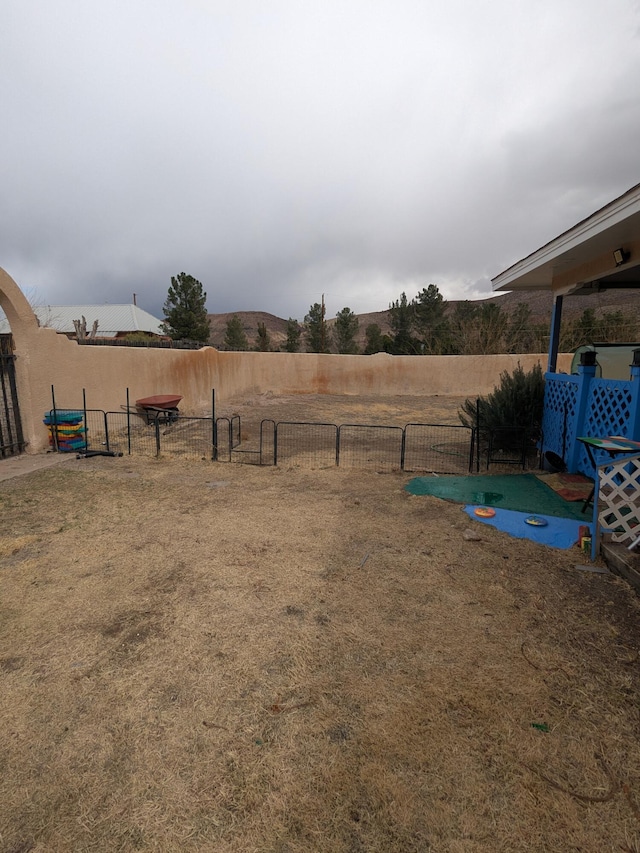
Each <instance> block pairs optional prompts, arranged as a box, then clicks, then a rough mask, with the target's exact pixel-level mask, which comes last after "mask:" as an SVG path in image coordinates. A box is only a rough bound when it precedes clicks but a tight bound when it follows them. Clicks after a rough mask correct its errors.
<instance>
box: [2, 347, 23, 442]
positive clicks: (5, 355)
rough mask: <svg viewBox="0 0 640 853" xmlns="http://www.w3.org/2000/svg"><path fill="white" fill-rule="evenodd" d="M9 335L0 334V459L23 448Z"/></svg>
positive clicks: (13, 361)
mask: <svg viewBox="0 0 640 853" xmlns="http://www.w3.org/2000/svg"><path fill="white" fill-rule="evenodd" d="M15 360H16V357H15V355H14V354H13V338H12V336H11V335H0V459H4V458H5V457H6V456H15V455H16V454H18V453H22V451H23V450H24V437H23V435H22V423H21V421H20V409H19V408H18V389H17V387H16V369H15V367H16V366H15Z"/></svg>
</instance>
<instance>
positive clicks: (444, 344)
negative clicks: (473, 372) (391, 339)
mask: <svg viewBox="0 0 640 853" xmlns="http://www.w3.org/2000/svg"><path fill="white" fill-rule="evenodd" d="M413 304H414V309H413V310H414V325H415V329H416V332H417V334H418V336H419V337H420V339H421V340H422V343H423V352H427V353H430V354H431V355H443V354H445V353H447V352H449V351H450V340H449V338H450V334H449V323H448V321H447V318H446V316H445V313H446V310H447V303H446V301H445V299H444V297H443V296H442V294H441V293H440V291H439V289H438V287H437V285H435V284H430V285H429V287H427V288H424V287H423V288H422V290H421V291H420V293H419V294H418V296H417V298H416V299H415V301H414V303H413Z"/></svg>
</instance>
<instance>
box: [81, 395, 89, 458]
mask: <svg viewBox="0 0 640 853" xmlns="http://www.w3.org/2000/svg"><path fill="white" fill-rule="evenodd" d="M82 423H83V425H84V449H85V450H88V449H89V425H88V424H87V390H86V388H83V389H82Z"/></svg>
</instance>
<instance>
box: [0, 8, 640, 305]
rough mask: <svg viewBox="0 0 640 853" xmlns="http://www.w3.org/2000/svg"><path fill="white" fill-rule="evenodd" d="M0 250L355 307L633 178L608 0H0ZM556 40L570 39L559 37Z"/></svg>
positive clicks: (631, 53) (628, 14) (72, 284)
mask: <svg viewBox="0 0 640 853" xmlns="http://www.w3.org/2000/svg"><path fill="white" fill-rule="evenodd" d="M0 16H1V17H2V21H1V22H0V23H1V24H2V26H1V27H0V81H1V82H0V87H1V92H0V93H1V94H2V103H3V117H4V118H5V128H6V129H5V132H4V134H3V141H2V149H3V157H2V158H0V176H1V178H2V202H1V205H0V266H3V267H4V268H5V269H6V270H7V271H8V272H9V273H10V274H11V275H13V277H14V278H15V279H16V281H17V282H18V284H19V285H20V286H21V287H23V288H24V289H25V290H30V291H34V290H35V291H36V293H37V298H38V299H39V300H40V301H41V302H45V303H49V304H56V303H60V304H64V303H78V302H94V301H95V302H123V301H124V302H129V301H130V300H131V298H132V294H133V293H134V292H135V293H136V294H137V297H138V303H139V304H141V305H142V306H143V307H145V308H147V309H148V310H150V311H152V312H153V313H155V314H157V315H159V316H160V315H161V313H162V304H163V302H164V299H165V297H166V292H167V288H168V286H169V283H170V277H171V276H172V275H175V274H176V273H178V272H180V271H182V270H185V271H187V272H189V273H191V274H192V275H194V276H196V277H197V278H199V279H200V280H201V281H202V282H203V284H204V287H205V290H206V291H207V292H208V308H209V310H210V311H213V312H223V311H233V310H250V309H252V310H265V311H271V312H273V313H275V314H279V315H281V316H284V317H288V316H294V317H298V318H300V319H301V318H302V317H303V316H304V314H305V313H306V311H307V310H308V307H309V305H310V304H311V303H312V302H315V301H319V299H320V297H321V294H322V293H324V294H325V297H326V300H327V306H328V311H329V312H330V313H335V311H337V310H339V309H340V308H342V307H343V306H345V305H349V307H351V308H352V309H353V310H355V311H357V312H364V311H372V310H381V309H384V308H386V307H387V305H388V304H389V302H390V301H391V300H392V299H395V298H396V297H397V296H398V295H399V294H400V292H401V291H402V290H405V291H406V292H407V293H408V294H409V295H413V294H414V293H415V292H417V290H418V289H420V288H421V287H424V286H426V285H427V284H429V283H431V282H433V283H436V284H438V285H439V287H440V289H441V290H442V292H443V293H444V295H445V296H446V297H447V298H472V297H477V296H479V295H488V293H489V290H490V285H489V280H490V278H491V277H492V276H494V275H496V274H497V273H498V272H500V271H501V270H502V269H504V268H505V267H507V266H509V265H510V264H511V263H513V262H514V261H516V260H518V259H519V258H520V257H522V256H524V255H526V254H528V253H529V252H531V251H533V250H534V249H536V248H537V247H538V246H540V245H541V244H542V243H544V242H546V241H547V240H549V239H551V238H553V237H554V236H556V234H558V233H560V232H561V231H562V230H564V229H566V228H568V227H570V226H571V225H573V224H574V223H575V222H576V221H578V220H579V219H582V218H583V217H584V216H587V215H588V214H589V213H591V212H593V211H594V210H595V209H597V208H598V207H599V206H601V205H602V204H604V203H606V202H607V201H609V200H611V199H612V198H614V197H615V196H616V195H618V194H619V193H621V192H623V191H624V190H626V189H628V188H629V187H630V186H632V185H633V184H635V183H637V182H638V180H640V177H639V174H640V170H639V169H638V159H639V158H638V153H637V152H638V146H637V139H638V135H639V131H640V100H639V99H638V97H637V96H636V94H635V89H634V86H635V81H636V80H637V79H640V60H639V59H638V56H639V53H640V52H639V51H638V47H639V39H638V24H639V20H640V12H639V9H638V5H637V4H636V3H634V2H631V1H630V0H614V2H612V3H610V4H603V3H601V2H599V0H586V2H585V0H581V2H580V0H554V2H551V0H548V2H546V0H543V1H542V2H540V3H538V4H536V6H535V8H533V7H530V6H527V5H524V4H521V3H513V2H512V0H497V2H495V3H492V4H489V5H488V6H487V5H486V4H485V7H484V8H478V4H475V3H472V2H470V0H454V2H450V3H448V4H446V6H445V4H442V6H441V7H440V8H439V7H438V4H424V3H422V2H418V0H395V2H390V0H388V2H386V1H385V0H383V1H382V2H380V3H376V4H371V3H370V2H365V0H349V2H337V0H327V2H325V3H323V4H306V3H305V4H298V3H293V2H287V0H279V2H278V0H276V2H274V3H270V4H263V3H258V2H250V0H238V2H237V3H235V4H233V5H232V6H231V5H229V4H227V3H222V2H215V1H214V0H207V2H204V0H202V2H177V0H175V2H168V3H165V4H162V5H158V4H156V3H152V2H150V0H141V2H138V3H135V4H131V3H125V2H123V0H112V2H110V3H108V4H102V5H100V6H96V5H95V4H78V3H75V2H72V0H61V2H59V3H57V4H43V3H42V2H40V0H21V2H18V0H8V2H6V3H5V4H4V5H3V9H2V11H1V12H0ZM569 34H571V37H569Z"/></svg>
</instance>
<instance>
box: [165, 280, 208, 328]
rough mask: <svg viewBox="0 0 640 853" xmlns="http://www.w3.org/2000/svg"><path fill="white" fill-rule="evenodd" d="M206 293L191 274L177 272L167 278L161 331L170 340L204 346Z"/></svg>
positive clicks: (206, 320) (206, 326) (206, 319)
mask: <svg viewBox="0 0 640 853" xmlns="http://www.w3.org/2000/svg"><path fill="white" fill-rule="evenodd" d="M206 301H207V294H206V293H205V292H204V291H203V289H202V284H201V282H199V281H198V280H197V279H196V278H194V277H193V276H192V275H187V274H186V273H184V272H181V273H180V274H179V275H177V276H172V277H171V287H170V288H169V291H168V293H167V299H166V302H165V303H164V308H163V311H164V316H165V321H164V323H163V328H164V330H165V331H166V333H167V334H168V335H170V336H171V337H172V338H173V340H174V341H183V340H188V341H198V342H199V343H203V344H206V343H207V342H208V340H209V335H210V333H211V330H210V328H209V317H208V315H207V308H206Z"/></svg>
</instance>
